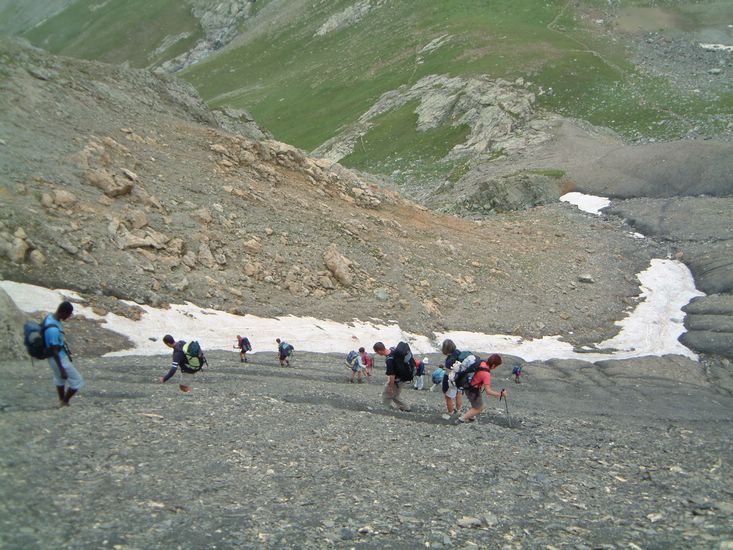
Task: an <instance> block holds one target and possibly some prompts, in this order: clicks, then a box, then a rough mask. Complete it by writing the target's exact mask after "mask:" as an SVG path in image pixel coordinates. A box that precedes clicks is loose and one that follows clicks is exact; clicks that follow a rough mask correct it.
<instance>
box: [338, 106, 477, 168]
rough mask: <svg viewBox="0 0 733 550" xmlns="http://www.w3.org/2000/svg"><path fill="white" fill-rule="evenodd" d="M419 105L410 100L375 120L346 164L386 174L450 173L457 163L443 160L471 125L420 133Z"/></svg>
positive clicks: (464, 136) (466, 133) (462, 139)
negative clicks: (418, 127) (418, 126)
mask: <svg viewBox="0 0 733 550" xmlns="http://www.w3.org/2000/svg"><path fill="white" fill-rule="evenodd" d="M416 107H417V102H411V103H408V104H406V105H405V106H404V107H402V108H400V109H396V110H394V111H391V112H388V113H385V114H384V115H382V116H380V117H378V118H376V119H374V121H373V122H374V124H375V126H374V128H373V129H372V130H370V131H369V132H368V133H367V134H366V135H365V136H364V137H363V138H362V139H360V140H359V142H358V143H357V145H356V147H355V148H354V149H355V150H354V152H353V153H352V154H350V155H349V156H347V157H345V158H344V159H343V160H342V162H343V164H345V165H346V166H351V167H354V168H358V169H362V170H367V169H370V170H374V169H375V168H377V171H378V172H380V173H383V174H391V173H393V172H394V171H399V172H403V171H406V172H408V173H409V174H410V175H411V176H412V178H414V177H415V175H416V174H420V175H423V176H435V175H442V176H447V175H448V174H449V173H450V172H451V171H452V169H453V166H454V165H453V163H446V162H441V159H442V158H443V157H444V156H445V155H447V154H448V153H449V152H450V150H451V149H452V148H453V146H455V145H457V144H459V143H463V142H464V141H465V139H466V137H467V135H468V132H469V128H468V127H466V126H465V125H459V126H448V125H445V126H442V127H440V128H435V129H431V130H428V131H425V132H418V131H417V130H416V126H417V115H416V114H415V108H416ZM397 179H398V180H399V179H400V178H399V177H398V178H397Z"/></svg>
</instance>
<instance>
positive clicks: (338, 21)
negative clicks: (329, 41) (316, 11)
mask: <svg viewBox="0 0 733 550" xmlns="http://www.w3.org/2000/svg"><path fill="white" fill-rule="evenodd" d="M383 3H384V2H383V0H379V1H375V0H360V1H358V2H355V3H354V4H352V5H351V6H348V7H346V8H345V9H344V10H343V11H340V12H339V13H336V14H334V15H332V16H331V17H329V18H328V20H327V21H326V22H325V23H324V24H323V25H321V26H320V28H319V29H318V30H317V31H316V36H323V35H324V34H328V33H330V32H333V31H336V30H339V29H343V28H346V27H350V26H351V25H354V24H356V23H358V22H359V20H360V19H361V18H362V17H364V16H365V15H366V14H367V13H369V12H370V11H371V10H372V9H373V8H374V7H376V6H378V5H381V4H383Z"/></svg>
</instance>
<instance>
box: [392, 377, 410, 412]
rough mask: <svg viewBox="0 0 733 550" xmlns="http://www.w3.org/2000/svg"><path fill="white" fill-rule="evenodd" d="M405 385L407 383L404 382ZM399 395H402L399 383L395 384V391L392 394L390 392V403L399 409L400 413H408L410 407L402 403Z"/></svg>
mask: <svg viewBox="0 0 733 550" xmlns="http://www.w3.org/2000/svg"><path fill="white" fill-rule="evenodd" d="M406 383H407V382H405V384H406ZM401 393H402V385H401V383H399V382H398V383H397V384H395V391H394V392H392V402H393V403H394V404H395V405H397V407H398V408H399V409H400V410H401V411H409V410H410V405H408V404H407V403H405V402H404V401H403V400H402V399H401V398H400V394H401Z"/></svg>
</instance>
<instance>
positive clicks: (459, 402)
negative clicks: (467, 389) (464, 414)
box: [456, 390, 463, 412]
mask: <svg viewBox="0 0 733 550" xmlns="http://www.w3.org/2000/svg"><path fill="white" fill-rule="evenodd" d="M462 407H463V392H460V391H457V390H456V411H458V412H461V408H462Z"/></svg>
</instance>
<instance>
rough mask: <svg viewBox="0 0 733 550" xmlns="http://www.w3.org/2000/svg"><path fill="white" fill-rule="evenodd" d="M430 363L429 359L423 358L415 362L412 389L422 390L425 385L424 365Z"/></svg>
mask: <svg viewBox="0 0 733 550" xmlns="http://www.w3.org/2000/svg"><path fill="white" fill-rule="evenodd" d="M429 362H430V359H429V358H427V357H423V358H422V359H416V360H415V385H414V386H413V388H415V389H416V390H422V389H423V387H424V384H425V365H427V364H428V363H429Z"/></svg>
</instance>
